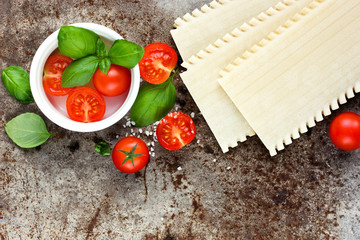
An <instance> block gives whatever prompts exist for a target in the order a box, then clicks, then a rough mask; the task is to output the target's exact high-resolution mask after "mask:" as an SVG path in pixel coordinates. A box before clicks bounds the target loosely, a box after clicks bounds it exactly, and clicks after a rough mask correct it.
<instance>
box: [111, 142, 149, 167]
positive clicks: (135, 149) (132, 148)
mask: <svg viewBox="0 0 360 240" xmlns="http://www.w3.org/2000/svg"><path fill="white" fill-rule="evenodd" d="M112 160H113V162H114V164H115V166H116V167H117V169H119V170H120V171H122V172H124V173H134V172H137V171H139V170H141V169H142V168H144V167H145V165H146V164H147V163H148V161H149V149H148V147H147V146H146V144H145V142H144V141H143V140H141V139H140V138H137V137H132V136H130V137H125V138H122V139H121V140H120V141H119V142H118V143H117V144H116V145H115V147H114V149H113V151H112Z"/></svg>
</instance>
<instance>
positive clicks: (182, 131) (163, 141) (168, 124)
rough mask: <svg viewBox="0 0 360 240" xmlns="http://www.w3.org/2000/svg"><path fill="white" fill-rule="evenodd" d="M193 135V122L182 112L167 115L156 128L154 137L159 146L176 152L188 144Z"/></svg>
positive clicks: (194, 129) (194, 130)
mask: <svg viewBox="0 0 360 240" xmlns="http://www.w3.org/2000/svg"><path fill="white" fill-rule="evenodd" d="M195 133H196V128H195V124H194V122H193V120H192V119H191V117H189V116H188V115H186V114H185V113H182V112H173V113H169V114H168V115H166V116H165V117H164V118H163V119H162V120H161V121H160V123H159V125H158V126H157V128H156V137H157V139H158V141H159V143H160V145H161V146H163V147H164V148H166V149H168V150H178V149H180V148H182V147H184V146H185V145H186V144H189V143H190V142H191V141H192V140H193V139H194V137H195Z"/></svg>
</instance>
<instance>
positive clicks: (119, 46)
mask: <svg viewBox="0 0 360 240" xmlns="http://www.w3.org/2000/svg"><path fill="white" fill-rule="evenodd" d="M143 55H144V48H142V47H140V46H139V45H137V44H136V43H133V42H130V41H127V40H124V39H118V40H116V41H115V42H114V43H113V45H112V46H111V48H110V50H109V57H110V60H111V62H112V63H114V64H117V65H120V66H123V67H126V68H133V67H135V66H136V64H138V63H139V62H140V60H141V58H142V57H143Z"/></svg>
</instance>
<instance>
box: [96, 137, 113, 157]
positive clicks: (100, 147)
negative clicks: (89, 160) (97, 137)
mask: <svg viewBox="0 0 360 240" xmlns="http://www.w3.org/2000/svg"><path fill="white" fill-rule="evenodd" d="M95 151H96V152H98V153H99V154H100V155H101V156H108V155H110V152H111V151H110V146H109V144H107V143H106V142H104V141H100V142H98V144H96V146H95Z"/></svg>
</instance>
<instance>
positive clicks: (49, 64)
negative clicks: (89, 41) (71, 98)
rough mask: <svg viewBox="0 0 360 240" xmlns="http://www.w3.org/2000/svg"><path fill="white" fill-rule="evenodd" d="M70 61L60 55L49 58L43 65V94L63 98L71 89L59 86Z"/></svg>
mask: <svg viewBox="0 0 360 240" xmlns="http://www.w3.org/2000/svg"><path fill="white" fill-rule="evenodd" d="M71 62H72V59H71V58H69V57H66V56H63V55H61V54H58V55H52V56H50V57H49V58H48V59H47V60H46V63H45V67H44V76H43V86H44V90H45V92H47V93H48V94H50V95H53V96H65V95H67V94H69V92H70V91H71V90H73V88H63V87H62V86H61V76H62V74H63V72H64V70H65V68H66V67H67V66H68V65H69V64H70V63H71Z"/></svg>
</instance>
